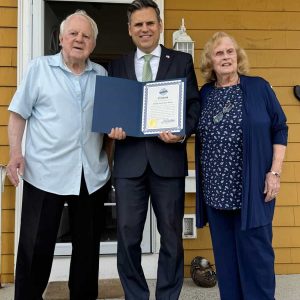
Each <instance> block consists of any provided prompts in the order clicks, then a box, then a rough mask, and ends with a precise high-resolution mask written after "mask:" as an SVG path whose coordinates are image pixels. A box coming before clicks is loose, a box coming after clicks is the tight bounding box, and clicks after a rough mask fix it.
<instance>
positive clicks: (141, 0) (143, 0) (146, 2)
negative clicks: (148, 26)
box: [127, 0, 161, 23]
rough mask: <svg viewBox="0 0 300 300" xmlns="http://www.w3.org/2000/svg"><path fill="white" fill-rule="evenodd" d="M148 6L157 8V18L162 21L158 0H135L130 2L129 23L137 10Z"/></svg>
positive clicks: (128, 10) (128, 9)
mask: <svg viewBox="0 0 300 300" xmlns="http://www.w3.org/2000/svg"><path fill="white" fill-rule="evenodd" d="M148 7H152V8H153V9H154V10H155V12H156V16H157V20H158V22H161V18H160V10H159V8H158V6H157V4H156V2H154V1H153V0H134V1H133V2H132V3H131V4H129V6H128V8H127V18H128V23H130V20H131V15H132V14H133V13H134V12H135V11H137V10H140V9H143V8H148Z"/></svg>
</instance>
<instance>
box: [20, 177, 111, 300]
mask: <svg viewBox="0 0 300 300" xmlns="http://www.w3.org/2000/svg"><path fill="white" fill-rule="evenodd" d="M107 192H108V184H106V185H105V186H104V187H102V188H101V189H99V190H98V191H96V192H94V193H92V194H91V195H89V194H88V191H87V188H86V184H85V180H84V177H83V176H82V181H81V189H80V195H79V196H75V195H70V196H65V195H56V194H52V193H49V192H45V191H43V190H40V189H38V188H36V187H34V186H33V185H31V184H29V183H28V182H24V188H23V203H22V217H21V230H20V239H19V246H18V255H17V265H16V279H15V300H25V299H26V300H42V299H43V296H42V295H43V293H44V291H45V289H46V287H47V283H48V280H49V276H50V272H51V266H52V261H53V253H54V248H55V243H56V237H57V233H58V229H59V224H60V219H61V215H62V210H63V207H64V204H65V203H66V202H67V203H68V209H69V216H70V228H71V236H72V257H71V264H70V274H69V289H70V299H71V300H95V299H96V298H97V295H98V271H99V246H100V244H99V243H100V232H101V227H102V220H103V218H102V216H101V214H102V212H103V204H104V199H105V197H106V195H107Z"/></svg>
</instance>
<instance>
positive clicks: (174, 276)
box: [109, 0, 199, 300]
mask: <svg viewBox="0 0 300 300" xmlns="http://www.w3.org/2000/svg"><path fill="white" fill-rule="evenodd" d="M127 14H128V30H129V35H130V36H131V37H132V40H133V42H134V43H135V45H136V46H137V49H136V51H134V52H133V53H130V54H129V55H125V56H123V57H122V58H121V59H119V60H117V61H114V62H113V63H112V64H111V66H110V71H109V73H110V76H114V77H121V78H127V79H132V80H138V81H147V80H145V79H144V80H143V75H144V74H143V73H145V67H144V65H146V58H144V56H145V55H147V54H151V60H150V66H151V73H152V74H150V75H151V76H150V78H149V79H150V80H165V79H175V78H183V77H186V78H187V86H186V124H185V126H186V136H184V137H183V136H178V135H175V134H172V133H171V132H161V133H160V134H159V135H158V136H157V137H145V138H135V137H130V136H126V132H125V131H123V129H122V128H113V129H112V130H111V132H110V134H109V136H110V137H111V138H112V139H115V140H116V143H115V154H114V176H115V188H116V199H117V220H118V271H119V275H120V279H121V282H122V285H123V288H124V291H125V298H126V300H136V299H139V300H144V299H149V289H148V286H147V283H146V280H145V277H144V273H143V270H142V267H141V248H140V244H141V241H142V234H143V229H144V224H145V219H146V215H147V209H148V201H149V197H150V199H151V204H152V206H153V210H154V213H155V215H156V218H157V227H158V231H159V233H160V235H161V247H160V252H159V262H158V272H157V286H156V299H160V300H162V299H178V298H179V294H180V291H181V287H182V282H183V246H182V219H183V214H184V190H185V176H186V175H187V155H186V137H188V136H190V135H191V134H192V132H193V130H194V128H195V126H196V123H197V119H198V111H199V100H198V87H197V80H196V76H195V72H194V67H193V61H192V57H191V56H190V55H189V54H186V53H183V52H177V51H174V50H170V49H167V48H165V47H163V46H162V45H159V36H160V33H161V32H162V30H163V27H162V26H163V25H162V21H161V18H160V12H159V8H158V6H157V4H156V3H155V2H154V1H152V0H135V1H133V2H132V3H131V4H130V5H129V7H128V10H127ZM151 77H152V79H151ZM149 79H148V80H149Z"/></svg>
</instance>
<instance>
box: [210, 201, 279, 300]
mask: <svg viewBox="0 0 300 300" xmlns="http://www.w3.org/2000/svg"><path fill="white" fill-rule="evenodd" d="M207 214H208V221H209V228H210V232H211V238H212V243H213V251H214V255H215V263H216V271H217V278H218V285H219V289H220V296H221V300H274V299H275V298H274V296H275V272H274V251H273V248H272V224H268V225H265V226H262V227H257V228H251V229H248V230H241V211H240V210H219V209H215V208H212V207H209V206H207Z"/></svg>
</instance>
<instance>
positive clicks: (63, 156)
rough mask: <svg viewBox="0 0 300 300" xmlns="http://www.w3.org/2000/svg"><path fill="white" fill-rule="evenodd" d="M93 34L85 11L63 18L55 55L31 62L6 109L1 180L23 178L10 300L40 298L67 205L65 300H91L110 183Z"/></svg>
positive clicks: (94, 294) (100, 69) (102, 71)
mask: <svg viewBox="0 0 300 300" xmlns="http://www.w3.org/2000/svg"><path fill="white" fill-rule="evenodd" d="M97 34H98V29H97V25H96V23H95V22H94V21H93V20H92V19H91V18H90V17H89V16H88V15H87V14H86V13H85V12H84V11H77V12H75V13H74V14H72V15H70V16H68V17H67V18H66V19H65V20H64V21H63V22H62V24H61V27H60V45H61V47H62V50H61V52H60V53H59V54H57V55H53V56H47V57H40V58H37V59H34V60H33V61H32V63H31V64H30V67H29V70H28V72H27V74H26V76H25V78H24V80H23V82H22V83H21V85H20V86H19V87H18V89H17V92H16V94H15V95H14V97H13V99H12V102H11V104H10V106H9V110H10V112H11V114H10V119H9V125H8V131H9V143H10V161H9V164H8V167H7V174H8V176H9V178H10V180H11V182H12V183H13V184H14V185H15V186H17V185H18V183H19V179H18V175H20V176H21V177H23V179H24V189H23V204H22V220H21V231H20V240H19V248H18V256H17V266H16V282H15V299H16V300H40V299H43V298H42V294H43V292H44V290H45V288H46V286H47V282H48V279H49V275H50V271H51V265H52V260H53V252H54V247H55V242H56V236H57V232H58V228H59V224H60V218H61V214H62V210H63V207H64V204H65V203H66V202H67V203H68V208H69V216H70V224H71V234H72V246H73V250H72V258H71V265H70V277H69V289H70V299H72V300H75V299H78V300H79V299H80V300H83V299H84V300H95V299H96V298H97V294H98V268H99V243H100V221H101V218H100V214H101V212H102V206H103V199H104V198H105V197H106V194H107V190H108V180H109V177H110V170H109V166H108V160H107V155H106V153H105V152H104V151H103V136H102V135H100V134H97V133H92V132H91V123H92V111H93V96H94V95H93V93H94V84H95V78H96V75H103V76H106V71H105V69H104V68H103V67H101V66H100V65H97V64H95V63H92V62H91V61H90V60H89V55H90V54H91V52H92V51H93V50H94V48H95V45H96V38H97ZM26 122H27V131H26V146H25V156H24V157H23V155H22V150H21V141H22V136H23V133H24V128H25V124H26Z"/></svg>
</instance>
